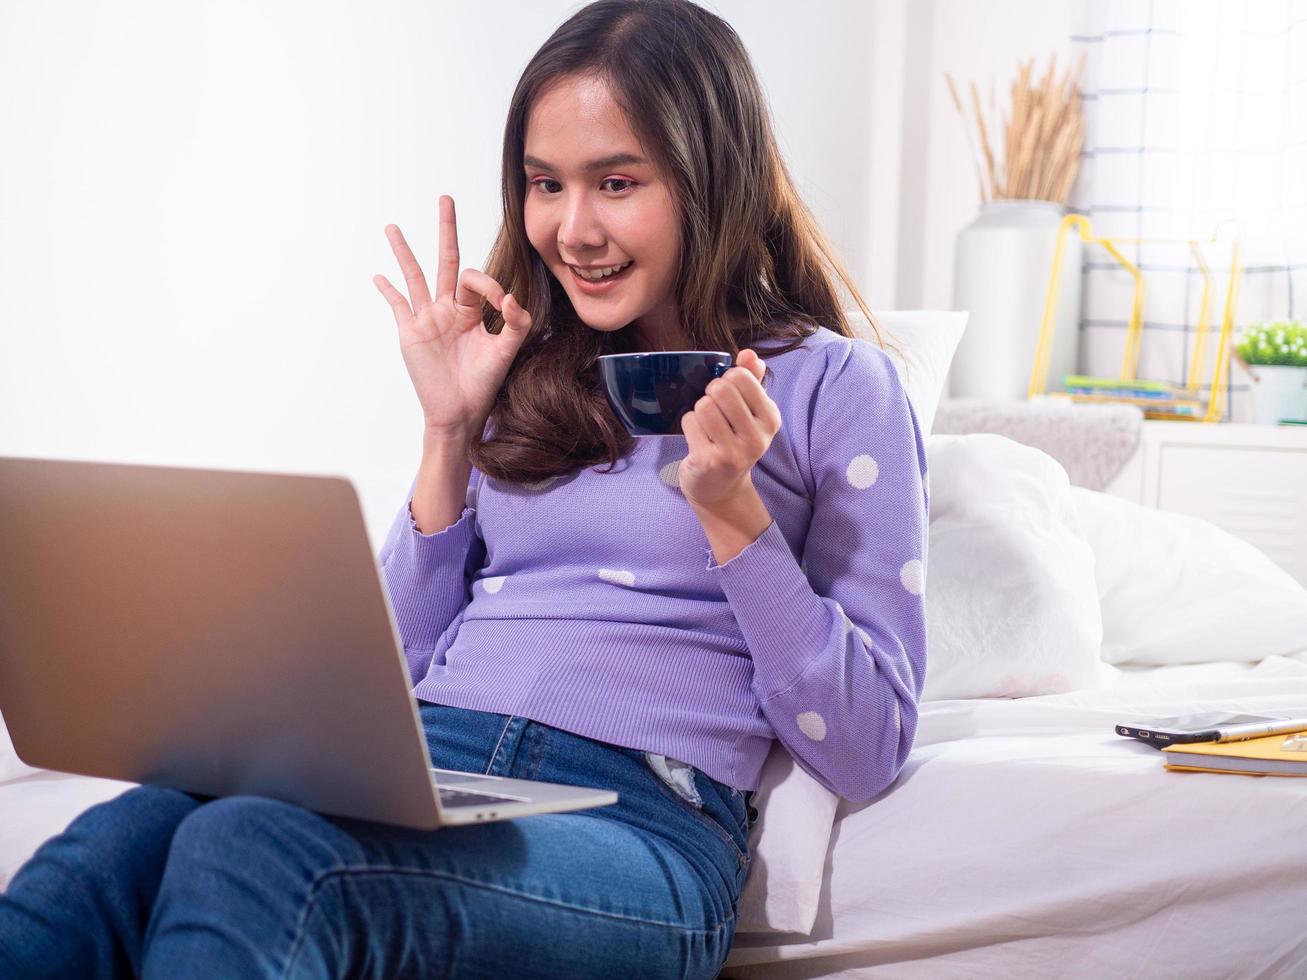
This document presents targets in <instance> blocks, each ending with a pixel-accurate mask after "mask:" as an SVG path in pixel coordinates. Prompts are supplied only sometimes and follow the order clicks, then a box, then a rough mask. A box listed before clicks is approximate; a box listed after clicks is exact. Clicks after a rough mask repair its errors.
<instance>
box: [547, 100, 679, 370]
mask: <svg viewBox="0 0 1307 980" xmlns="http://www.w3.org/2000/svg"><path fill="white" fill-rule="evenodd" d="M523 163H524V167H525V170H526V179H527V193H526V202H525V204H524V213H525V221H526V233H527V237H528V238H529V239H530V240H531V244H532V245H533V246H534V247H535V250H536V251H537V252H538V253H539V254H540V257H541V259H543V260H544V262H545V265H547V266H548V267H549V270H550V271H551V272H552V273H553V274H554V275H555V276H556V277H557V279H558V281H559V282H561V283H562V284H563V288H564V289H565V290H567V295H568V297H569V298H570V299H571V301H572V306H573V307H574V308H575V309H576V312H577V315H578V316H580V318H581V320H582V321H583V322H584V323H586V324H587V325H588V326H590V327H592V328H593V329H595V330H603V331H605V332H612V331H616V330H621V329H622V328H623V327H625V326H627V325H628V324H631V325H633V326H634V328H635V330H636V332H637V338H636V339H637V341H638V343H637V345H636V346H638V347H641V348H644V349H654V350H656V349H663V350H678V349H683V345H684V344H685V343H686V339H685V336H684V334H683V332H682V330H681V325H680V320H679V317H678V315H677V311H676V301H675V297H674V296H673V292H672V290H673V286H674V283H675V280H676V270H677V263H678V260H679V253H680V239H681V229H680V218H679V216H678V214H677V213H676V209H675V205H674V204H673V200H672V195H671V189H670V188H669V187H668V185H667V184H666V183H665V182H664V181H663V179H662V176H661V175H660V173H659V172H658V171H657V170H656V169H655V168H654V165H653V163H652V162H651V161H649V159H648V157H647V156H646V154H645V153H644V151H643V149H642V148H641V146H640V143H639V140H637V139H636V137H635V135H634V134H633V133H632V132H631V130H630V127H629V126H627V124H626V120H625V118H624V117H623V115H622V112H621V109H619V108H618V106H617V104H616V103H615V102H614V101H613V99H612V97H611V96H610V94H609V91H608V86H607V85H606V84H605V83H604V82H603V81H601V80H599V79H596V78H593V77H589V76H587V77H570V78H565V79H561V80H559V81H558V82H556V83H554V84H553V85H551V86H550V87H549V88H547V89H546V90H545V91H544V92H543V93H541V94H540V95H539V96H538V97H537V99H536V101H535V103H534V105H532V107H531V110H530V112H529V114H528V116H527V127H526V147H525V153H524V157H523ZM612 266H619V267H623V268H620V269H619V271H618V272H617V274H616V275H613V276H611V278H610V277H605V278H604V279H601V280H599V281H597V282H593V283H592V282H590V281H587V280H586V279H585V278H583V273H584V274H588V275H590V276H595V275H597V274H598V273H599V271H600V270H608V269H610V268H611V267H612Z"/></svg>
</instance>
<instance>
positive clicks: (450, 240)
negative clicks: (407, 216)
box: [436, 194, 458, 299]
mask: <svg viewBox="0 0 1307 980" xmlns="http://www.w3.org/2000/svg"><path fill="white" fill-rule="evenodd" d="M457 280H458V219H457V218H456V217H455V215H454V199H453V198H452V197H450V196H449V195H448V194H442V195H440V258H439V260H438V261H437V263H436V298H437V299H440V298H442V297H444V296H449V295H451V294H452V293H453V292H454V283H455V282H456V281H457Z"/></svg>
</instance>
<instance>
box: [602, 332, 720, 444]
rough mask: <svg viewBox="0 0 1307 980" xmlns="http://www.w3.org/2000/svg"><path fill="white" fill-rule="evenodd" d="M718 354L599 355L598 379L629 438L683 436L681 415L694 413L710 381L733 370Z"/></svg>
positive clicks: (675, 352)
mask: <svg viewBox="0 0 1307 980" xmlns="http://www.w3.org/2000/svg"><path fill="white" fill-rule="evenodd" d="M731 361H732V358H731V355H730V354H727V353H724V352H723V351H718V350H676V351H645V352H642V353H638V354H603V355H601V356H600V358H599V378H600V380H601V381H602V382H603V386H604V394H605V395H607V396H608V404H610V405H612V406H613V411H614V412H616V413H617V417H618V418H619V419H621V420H622V424H623V425H624V426H626V431H627V432H629V433H631V435H633V436H683V435H685V433H684V432H682V431H681V416H682V415H684V414H685V413H686V412H690V411H693V410H694V405H695V402H697V401H698V400H699V399H700V398H702V397H703V396H704V392H705V390H706V389H707V387H708V384H709V382H711V381H712V380H713V378H720V377H721V376H722V375H723V374H725V373H726V372H727V371H728V370H730V367H731Z"/></svg>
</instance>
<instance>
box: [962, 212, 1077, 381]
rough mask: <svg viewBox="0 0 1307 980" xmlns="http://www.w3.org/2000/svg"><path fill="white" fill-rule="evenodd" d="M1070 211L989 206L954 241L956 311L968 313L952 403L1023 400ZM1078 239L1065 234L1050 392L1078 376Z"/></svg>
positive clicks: (1071, 231)
mask: <svg viewBox="0 0 1307 980" xmlns="http://www.w3.org/2000/svg"><path fill="white" fill-rule="evenodd" d="M1066 213H1067V210H1066V208H1065V207H1064V206H1062V205H1061V204H1056V203H1054V202H1052V201H1034V200H1013V201H990V202H988V203H986V204H982V205H981V206H980V213H979V214H978V215H977V216H976V219H975V220H974V221H972V222H971V224H969V225H967V226H966V227H965V228H963V229H962V231H961V232H959V233H958V238H957V246H956V251H955V253H954V278H953V308H954V309H955V310H969V311H970V312H971V315H970V317H969V318H968V319H967V329H966V331H965V332H964V333H963V334H962V341H961V343H959V344H958V349H957V353H956V354H955V355H954V357H953V366H952V369H951V370H950V371H949V387H948V391H949V394H950V396H951V397H954V398H983V399H986V400H997V401H1007V400H1013V399H1017V400H1024V399H1025V398H1026V397H1027V395H1028V393H1029V388H1030V372H1031V369H1032V368H1033V367H1034V363H1035V348H1036V346H1037V345H1038V343H1039V326H1040V321H1041V320H1042V319H1043V315H1044V297H1045V293H1046V292H1047V289H1048V276H1049V273H1050V271H1051V270H1052V267H1053V250H1054V248H1055V246H1056V244H1057V229H1058V226H1059V225H1060V224H1061V221H1062V218H1063V217H1064V216H1065V215H1066ZM1082 251H1083V249H1082V246H1081V242H1080V233H1079V231H1078V230H1076V229H1074V228H1072V229H1069V230H1068V231H1067V234H1066V243H1065V245H1064V246H1063V254H1062V275H1061V279H1060V280H1059V283H1058V303H1057V312H1056V315H1055V318H1054V334H1053V346H1052V349H1051V350H1050V351H1049V359H1048V375H1047V389H1048V390H1050V391H1057V390H1060V389H1061V388H1062V376H1063V375H1064V374H1075V373H1076V364H1077V360H1078V358H1077V352H1078V350H1079V333H1080V258H1081V254H1082Z"/></svg>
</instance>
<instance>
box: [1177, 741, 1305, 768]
mask: <svg viewBox="0 0 1307 980" xmlns="http://www.w3.org/2000/svg"><path fill="white" fill-rule="evenodd" d="M1162 760H1163V762H1165V763H1166V768H1167V769H1178V770H1187V771H1189V772H1229V773H1237V774H1241V775H1247V776H1307V732H1294V733H1292V734H1290V735H1285V734H1283V733H1281V734H1279V735H1262V736H1260V737H1259V738H1248V739H1244V740H1242V741H1239V742H1182V743H1180V744H1178V745H1168V746H1165V747H1164V748H1163V749H1162Z"/></svg>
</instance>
